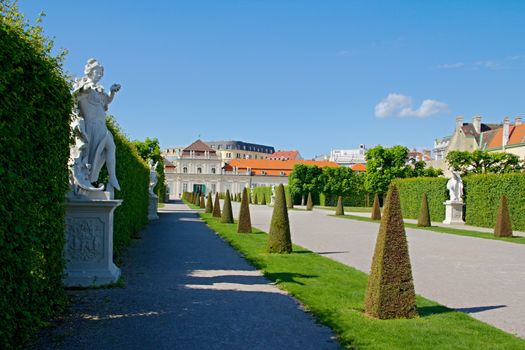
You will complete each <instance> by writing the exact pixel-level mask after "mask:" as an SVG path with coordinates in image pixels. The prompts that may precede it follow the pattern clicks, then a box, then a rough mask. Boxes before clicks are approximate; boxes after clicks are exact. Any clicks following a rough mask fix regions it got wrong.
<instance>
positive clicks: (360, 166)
mask: <svg viewBox="0 0 525 350" xmlns="http://www.w3.org/2000/svg"><path fill="white" fill-rule="evenodd" d="M350 169H352V170H353V171H356V172H358V173H364V172H366V164H354V165H351V166H350Z"/></svg>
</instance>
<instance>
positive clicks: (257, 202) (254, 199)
mask: <svg viewBox="0 0 525 350" xmlns="http://www.w3.org/2000/svg"><path fill="white" fill-rule="evenodd" d="M252 200H253V202H252V203H253V204H259V201H258V199H257V193H255V191H254V192H253V198H252Z"/></svg>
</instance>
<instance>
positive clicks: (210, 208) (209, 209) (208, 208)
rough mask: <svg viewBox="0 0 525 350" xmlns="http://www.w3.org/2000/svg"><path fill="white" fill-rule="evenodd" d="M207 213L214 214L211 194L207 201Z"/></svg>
mask: <svg viewBox="0 0 525 350" xmlns="http://www.w3.org/2000/svg"><path fill="white" fill-rule="evenodd" d="M204 212H205V213H212V212H213V203H212V201H211V192H210V193H208V198H207V199H206V210H205V211H204Z"/></svg>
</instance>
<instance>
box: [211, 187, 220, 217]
mask: <svg viewBox="0 0 525 350" xmlns="http://www.w3.org/2000/svg"><path fill="white" fill-rule="evenodd" d="M212 216H213V217H214V218H220V217H221V203H220V201H219V193H218V192H217V193H215V203H213V212H212Z"/></svg>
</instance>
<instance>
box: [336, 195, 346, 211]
mask: <svg viewBox="0 0 525 350" xmlns="http://www.w3.org/2000/svg"><path fill="white" fill-rule="evenodd" d="M335 215H345V210H344V208H343V196H339V197H338V198H337V207H336V208H335Z"/></svg>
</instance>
